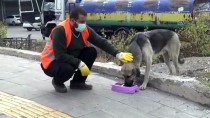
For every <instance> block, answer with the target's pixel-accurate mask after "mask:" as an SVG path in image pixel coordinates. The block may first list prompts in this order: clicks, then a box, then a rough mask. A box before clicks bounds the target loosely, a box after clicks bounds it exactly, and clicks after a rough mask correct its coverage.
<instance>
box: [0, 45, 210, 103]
mask: <svg viewBox="0 0 210 118" xmlns="http://www.w3.org/2000/svg"><path fill="white" fill-rule="evenodd" d="M0 54H4V55H10V56H16V57H21V58H25V59H30V60H36V61H39V57H40V53H38V52H33V51H27V50H17V49H11V48H4V47H0ZM120 68H121V67H120V66H117V65H115V64H112V63H100V62H95V63H94V65H93V67H92V71H94V72H98V73H101V74H106V75H110V76H115V77H119V78H122V76H121V73H120ZM141 73H142V74H144V71H143V70H141ZM149 84H150V85H151V86H152V87H154V88H157V89H159V90H162V91H165V92H168V93H171V94H175V95H178V96H181V97H184V98H186V99H189V100H191V101H193V102H197V103H200V104H203V105H207V106H210V89H209V87H207V86H205V85H203V84H201V83H200V82H199V81H197V80H196V79H195V78H192V77H182V76H172V75H167V74H162V73H156V72H152V71H151V73H150V81H149Z"/></svg>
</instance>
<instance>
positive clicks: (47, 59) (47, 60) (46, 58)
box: [40, 19, 89, 69]
mask: <svg viewBox="0 0 210 118" xmlns="http://www.w3.org/2000/svg"><path fill="white" fill-rule="evenodd" d="M59 25H61V26H63V27H64V30H65V35H66V42H67V43H66V48H68V47H69V45H70V43H71V40H72V32H71V26H70V19H66V20H64V21H63V22H61V23H59ZM54 30H55V28H54V29H53V30H52V31H51V34H50V36H49V40H48V41H47V42H46V45H45V48H44V49H43V51H42V53H41V57H40V60H41V63H42V65H43V67H44V69H47V68H48V67H49V65H50V64H51V62H52V61H53V60H55V55H54V51H53V39H52V38H51V35H52V32H53V31H54ZM81 34H82V38H83V42H84V45H85V47H88V38H89V31H88V28H87V27H86V29H85V30H84V31H83V32H82V33H81Z"/></svg>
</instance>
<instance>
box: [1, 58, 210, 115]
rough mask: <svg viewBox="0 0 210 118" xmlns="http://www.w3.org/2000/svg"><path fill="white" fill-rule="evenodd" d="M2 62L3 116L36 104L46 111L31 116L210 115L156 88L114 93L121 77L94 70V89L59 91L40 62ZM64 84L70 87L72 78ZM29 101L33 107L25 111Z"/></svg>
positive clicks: (207, 110) (18, 60)
mask: <svg viewBox="0 0 210 118" xmlns="http://www.w3.org/2000/svg"><path fill="white" fill-rule="evenodd" d="M0 62H1V67H0V73H1V74H0V118H9V117H11V116H12V113H14V112H11V111H13V110H14V109H16V110H17V109H18V108H19V109H18V110H19V111H18V112H15V113H16V114H15V115H16V116H17V117H18V116H19V117H21V114H22V116H23V112H24V113H26V112H27V110H28V113H30V112H29V111H32V110H33V109H35V107H36V109H43V110H40V112H39V113H37V114H36V112H35V113H33V115H34V116H31V117H35V116H36V117H37V116H38V117H47V116H43V114H44V113H45V115H46V114H48V115H50V114H51V116H52V117H53V115H54V116H55V114H56V115H57V116H58V115H60V116H63V117H64V115H68V116H69V117H78V118H98V117H100V118H210V108H208V107H205V106H202V105H199V104H196V103H193V102H191V101H189V100H186V99H183V98H181V97H178V96H174V95H171V94H168V93H165V92H161V91H159V90H156V89H153V88H147V90H144V91H139V92H138V93H136V94H122V93H116V92H113V91H111V85H112V84H114V83H115V82H116V81H120V80H116V79H114V77H108V76H104V75H101V74H99V73H94V72H92V73H91V75H90V76H89V77H88V80H87V82H88V83H91V84H93V87H94V88H93V90H91V91H80V90H70V89H68V93H65V94H61V93H56V92H55V91H54V88H53V87H52V85H51V78H49V77H47V76H46V75H44V73H43V72H42V70H41V68H40V64H39V62H36V61H32V60H26V59H22V58H17V57H12V56H6V55H0ZM65 84H66V86H69V81H68V82H66V83H65ZM19 100H22V101H21V102H20V101H19ZM5 101H6V102H5ZM16 101H19V103H16ZM10 103H11V104H10ZM12 103H13V104H12ZM27 103H28V104H29V105H25V106H33V107H30V108H29V107H27V108H28V109H27V108H26V109H27V110H26V109H24V110H23V108H24V107H23V105H24V104H27ZM5 109H7V111H10V112H5V111H4V110H5ZM46 110H47V111H46ZM1 112H2V114H1ZM31 114H32V113H31ZM52 114H53V115H52ZM29 115H30V114H29ZM25 117H26V116H25ZM28 117H29V116H28Z"/></svg>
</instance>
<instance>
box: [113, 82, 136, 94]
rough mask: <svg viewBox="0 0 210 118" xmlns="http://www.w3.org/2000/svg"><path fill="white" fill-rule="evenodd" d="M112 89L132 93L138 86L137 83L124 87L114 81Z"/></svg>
mask: <svg viewBox="0 0 210 118" xmlns="http://www.w3.org/2000/svg"><path fill="white" fill-rule="evenodd" d="M112 91H115V92H119V93H127V94H134V93H136V92H138V91H139V87H138V86H137V85H133V86H131V87H126V86H124V85H123V84H121V83H115V84H114V85H112Z"/></svg>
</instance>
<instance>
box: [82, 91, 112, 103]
mask: <svg viewBox="0 0 210 118" xmlns="http://www.w3.org/2000/svg"><path fill="white" fill-rule="evenodd" d="M78 101H79V102H81V103H88V104H95V105H100V104H103V103H106V102H109V101H111V100H110V99H108V98H106V97H103V96H100V95H97V94H95V95H89V96H87V97H86V96H85V97H83V98H81V99H78Z"/></svg>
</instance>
